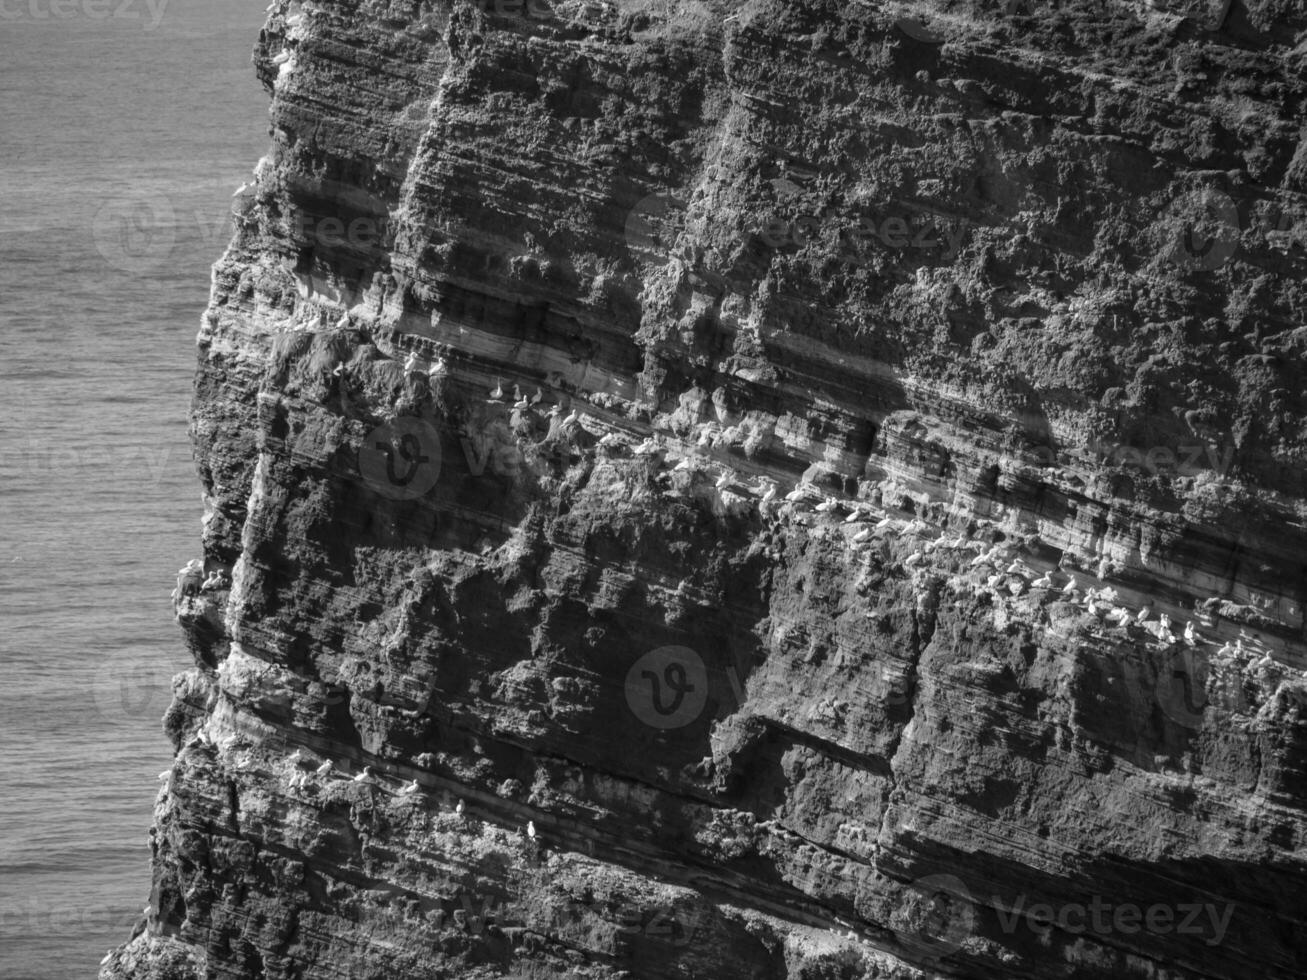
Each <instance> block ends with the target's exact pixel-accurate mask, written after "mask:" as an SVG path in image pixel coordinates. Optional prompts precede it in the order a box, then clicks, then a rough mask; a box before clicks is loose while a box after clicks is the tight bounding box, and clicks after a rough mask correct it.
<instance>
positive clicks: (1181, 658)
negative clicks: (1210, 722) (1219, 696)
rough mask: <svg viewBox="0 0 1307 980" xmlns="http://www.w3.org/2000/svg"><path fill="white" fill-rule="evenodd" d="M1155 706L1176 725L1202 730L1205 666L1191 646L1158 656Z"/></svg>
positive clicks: (1205, 683) (1205, 679)
mask: <svg viewBox="0 0 1307 980" xmlns="http://www.w3.org/2000/svg"><path fill="white" fill-rule="evenodd" d="M1156 696H1157V704H1158V706H1159V707H1160V708H1161V709H1162V713H1163V714H1164V715H1166V717H1168V718H1170V719H1171V720H1172V721H1173V722H1175V723H1176V724H1177V725H1181V726H1183V727H1185V728H1191V729H1194V730H1197V729H1200V728H1202V727H1203V709H1205V708H1206V707H1207V664H1206V663H1205V662H1204V660H1203V657H1202V654H1200V653H1199V652H1198V651H1197V650H1195V649H1193V648H1192V647H1178V648H1176V649H1174V650H1171V651H1168V652H1167V653H1166V654H1164V655H1163V657H1162V663H1161V666H1160V668H1159V670H1158V673H1157V689H1156Z"/></svg>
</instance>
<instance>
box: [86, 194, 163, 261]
mask: <svg viewBox="0 0 1307 980" xmlns="http://www.w3.org/2000/svg"><path fill="white" fill-rule="evenodd" d="M176 238H177V232H176V215H175V214H174V212H173V209H172V205H171V204H170V203H169V202H168V200H167V198H165V197H164V196H163V195H161V194H131V195H124V196H122V197H115V198H112V199H110V200H108V201H105V202H104V204H103V205H101V207H100V210H99V211H97V212H96V213H95V218H94V219H93V220H92V221H91V239H92V240H93V241H94V242H95V248H96V251H98V252H99V253H100V255H101V257H103V259H104V260H105V261H106V262H108V263H109V265H110V266H112V267H113V268H115V269H118V270H120V271H122V272H131V273H135V274H140V273H142V272H148V271H149V270H150V269H152V268H154V267H155V266H156V265H158V264H159V263H160V262H161V261H163V260H164V259H166V258H167V257H168V253H169V252H170V251H171V249H172V247H173V243H174V242H175V241H176Z"/></svg>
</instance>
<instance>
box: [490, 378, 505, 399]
mask: <svg viewBox="0 0 1307 980" xmlns="http://www.w3.org/2000/svg"><path fill="white" fill-rule="evenodd" d="M490 397H491V398H493V399H494V400H495V401H499V400H500V399H502V398H503V397H504V383H503V382H502V381H500V380H499V379H498V378H495V386H494V387H493V388H491V389H490Z"/></svg>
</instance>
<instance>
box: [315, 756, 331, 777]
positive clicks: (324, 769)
mask: <svg viewBox="0 0 1307 980" xmlns="http://www.w3.org/2000/svg"><path fill="white" fill-rule="evenodd" d="M331 768H332V767H331V760H330V759H328V760H327V761H326V762H324V763H323V764H322V765H320V766H318V768H317V769H316V770H315V771H316V772H317V774H318V775H319V776H326V775H329V774H330V773H331Z"/></svg>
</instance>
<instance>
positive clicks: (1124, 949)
mask: <svg viewBox="0 0 1307 980" xmlns="http://www.w3.org/2000/svg"><path fill="white" fill-rule="evenodd" d="M1305 29H1307V18H1305V17H1304V14H1303V11H1302V9H1301V8H1300V7H1290V6H1288V5H1284V4H1275V3H1252V4H1246V3H1243V2H1241V0H1235V2H1234V3H1233V4H1220V3H1218V4H1215V5H1213V6H1211V7H1210V8H1209V7H1207V6H1205V5H1203V4H1201V3H1198V2H1197V0H1192V2H1188V3H1183V2H1178V3H1172V4H1171V5H1170V6H1168V7H1161V6H1150V5H1147V4H1144V3H1135V2H1109V0H1095V2H1084V3H1071V2H1059V3H1047V4H1044V3H1039V2H1038V0H1036V2H1034V3H1026V4H1022V3H1017V4H1007V5H997V4H979V3H971V2H961V3H954V4H951V5H948V6H944V5H943V4H939V3H930V4H926V3H921V4H916V5H913V6H907V5H874V4H870V3H864V2H860V0H859V2H852V3H847V4H835V3H824V4H802V5H801V4H794V3H782V2H770V0H751V2H747V3H743V4H730V3H696V2H676V0H670V2H667V3H639V2H633V0H615V2H604V3H599V2H596V3H580V2H565V3H555V4H550V5H546V4H545V3H544V0H532V2H530V3H527V2H525V0H524V2H522V3H520V4H514V3H511V2H509V0H504V2H502V3H499V4H495V3H493V2H491V3H485V4H482V5H481V6H476V5H473V4H466V3H460V4H447V3H439V2H422V3H416V2H394V3H382V2H365V3H346V2H332V0H316V2H314V3H312V4H309V5H306V6H305V7H304V8H303V9H302V10H301V9H299V8H294V9H292V8H286V7H281V6H278V7H275V8H274V9H273V10H272V11H271V12H270V15H269V20H268V22H267V25H266V27H265V30H264V32H263V35H262V37H261V38H260V40H259V43H258V47H257V49H256V55H255V63H256V69H257V71H258V72H259V75H260V77H261V78H262V79H263V80H264V81H265V83H266V84H267V86H268V89H269V91H270V93H271V95H272V109H271V124H272V137H273V143H272V148H271V150H270V152H269V155H268V156H267V157H266V158H265V160H264V161H262V162H261V163H260V164H259V167H258V169H257V181H256V185H255V188H254V190H253V191H252V193H250V194H248V195H246V196H245V197H243V198H241V199H240V200H239V203H238V205H237V207H238V210H239V214H240V221H239V231H238V233H237V235H236V238H235V240H234V241H233V242H232V244H231V246H230V248H229V249H228V251H227V253H226V254H225V255H224V256H223V257H222V259H221V261H219V262H218V264H217V265H216V267H215V270H214V280H213V293H212V301H211V304H210V306H209V309H208V311H207V312H206V314H205V317H204V321H203V325H202V328H201V331H200V335H199V370H198V375H197V380H196V395H195V402H194V408H193V435H194V442H195V446H196V451H197V458H198V460H199V464H200V472H201V477H202V480H203V485H204V492H205V495H206V507H205V514H204V521H203V554H204V562H205V566H206V575H207V574H208V573H211V572H214V571H215V570H216V571H217V572H219V573H220V574H219V575H217V576H214V577H213V578H212V580H211V581H210V582H208V583H206V584H205V585H203V586H202V587H199V586H196V584H195V583H190V584H188V585H187V587H186V588H179V592H178V595H177V600H176V609H177V615H178V618H179V620H180V622H181V623H182V625H183V627H184V630H185V635H186V638H187V642H188V644H189V647H190V649H191V651H192V653H193V655H194V659H195V668H194V669H193V670H191V671H189V672H188V673H187V674H185V675H182V676H181V677H179V678H178V680H177V683H176V698H175V701H174V704H173V707H172V709H171V710H170V712H169V714H168V717H167V718H166V719H165V724H166V728H167V731H168V733H169V735H170V737H171V738H172V739H173V741H174V744H175V746H176V748H177V755H176V760H175V764H174V767H173V771H172V775H171V778H170V779H169V781H168V782H167V784H166V785H165V787H164V788H163V790H162V791H161V792H160V796H159V798H158V801H157V806H156V823H155V826H154V828H153V830H152V840H153V844H154V855H155V858H154V869H153V890H152V894H151V897H150V910H149V914H148V916H147V917H146V919H145V921H144V922H143V924H142V928H141V929H140V930H139V932H138V935H136V936H135V937H134V938H133V939H132V940H131V941H130V942H129V943H128V944H127V945H125V946H124V947H122V948H120V949H119V950H116V951H115V952H114V953H113V955H112V956H111V957H110V959H109V961H108V963H107V964H106V965H105V966H104V967H103V969H102V972H101V977H102V978H105V980H127V978H133V980H145V978H183V977H185V978H189V977H206V978H232V980H235V978H242V980H246V978H248V980H254V978H268V980H273V978H276V980H282V978H286V980H289V978H304V980H308V978H345V977H349V978H386V980H408V978H414V980H416V978H422V980H428V978H435V977H450V978H454V977H457V978H491V977H522V978H527V977H540V978H544V977H571V978H593V980H600V978H605V980H606V978H618V977H626V978H700V977H702V978H714V980H732V978H740V980H743V978H750V980H753V978H776V980H780V978H805V980H818V978H860V977H885V978H915V977H922V976H935V975H944V976H954V977H969V978H1000V977H1001V978H1013V977H1040V978H1048V977H1095V978H1096V977H1103V978H1124V977H1149V978H1168V980H1171V978H1175V980H1179V978H1199V977H1210V978H1217V977H1219V978H1244V977H1259V978H1281V977H1282V978H1290V977H1300V976H1303V975H1305V974H1307V955H1305V953H1304V940H1303V939H1302V936H1303V932H1302V928H1301V922H1302V917H1303V910H1304V908H1307V877H1305V876H1304V870H1305V867H1304V846H1305V845H1304V829H1305V826H1304V803H1305V802H1307V797H1305V795H1304V794H1305V792H1307V784H1305V783H1304V773H1303V769H1304V765H1305V764H1307V726H1305V725H1304V718H1303V712H1304V705H1307V683H1305V682H1304V674H1303V669H1302V668H1303V667H1304V666H1307V659H1305V658H1304V652H1305V650H1307V648H1305V646H1304V619H1303V603H1304V601H1307V559H1304V554H1307V551H1305V549H1304V546H1305V545H1307V534H1305V533H1304V520H1305V518H1307V509H1305V506H1304V485H1303V475H1304V472H1305V466H1307V459H1305V458H1304V452H1305V447H1307V439H1305V438H1304V436H1305V435H1307V433H1305V431H1304V419H1305V411H1307V405H1305V404H1304V394H1303V393H1304V380H1305V379H1304V354H1305V353H1307V327H1304V326H1303V324H1304V322H1307V320H1305V319H1304V317H1305V316H1307V287H1305V286H1304V273H1305V272H1307V130H1304V128H1303V125H1302V110H1303V105H1304V97H1305V96H1307V80H1305V77H1307V76H1304V71H1303V69H1304V67H1305V65H1304V62H1305V61H1307V54H1305V53H1304V52H1305V50H1307V49H1304V48H1303V46H1302V45H1301V44H1299V39H1301V38H1302V37H1303V36H1304V30H1305ZM1295 45H1298V46H1297V47H1295ZM284 55H288V56H289V57H285V56H284ZM365 767H367V768H365ZM528 827H529V828H530V832H528ZM1132 910H1133V911H1132Z"/></svg>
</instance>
